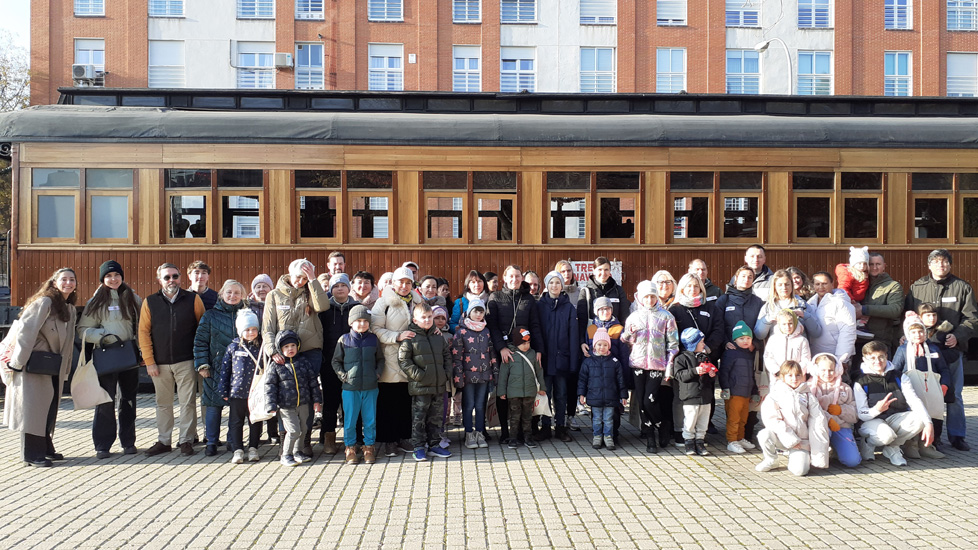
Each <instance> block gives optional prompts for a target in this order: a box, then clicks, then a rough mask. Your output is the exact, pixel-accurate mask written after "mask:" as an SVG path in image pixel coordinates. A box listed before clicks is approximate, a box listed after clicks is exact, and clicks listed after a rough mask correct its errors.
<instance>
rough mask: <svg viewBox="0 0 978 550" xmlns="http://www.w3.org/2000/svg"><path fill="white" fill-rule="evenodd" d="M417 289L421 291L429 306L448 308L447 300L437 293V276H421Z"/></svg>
mask: <svg viewBox="0 0 978 550" xmlns="http://www.w3.org/2000/svg"><path fill="white" fill-rule="evenodd" d="M418 291H419V292H421V297H422V298H424V301H426V302H428V305H429V306H431V307H435V306H441V307H443V308H446V309H447V308H448V301H446V300H445V298H444V297H442V296H441V295H440V294H438V277H435V276H434V275H425V276H424V277H422V278H421V284H420V285H418Z"/></svg>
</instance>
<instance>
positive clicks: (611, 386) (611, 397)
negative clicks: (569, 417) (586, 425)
mask: <svg viewBox="0 0 978 550" xmlns="http://www.w3.org/2000/svg"><path fill="white" fill-rule="evenodd" d="M577 395H583V396H584V399H585V400H586V401H587V404H588V405H590V406H592V407H614V406H617V405H618V404H619V403H621V400H622V399H627V398H628V389H627V388H625V377H624V376H623V375H622V368H621V362H620V361H619V360H618V358H617V357H614V356H612V355H593V354H592V355H591V357H588V358H587V359H585V360H584V363H582V364H581V372H580V373H579V374H578V378H577Z"/></svg>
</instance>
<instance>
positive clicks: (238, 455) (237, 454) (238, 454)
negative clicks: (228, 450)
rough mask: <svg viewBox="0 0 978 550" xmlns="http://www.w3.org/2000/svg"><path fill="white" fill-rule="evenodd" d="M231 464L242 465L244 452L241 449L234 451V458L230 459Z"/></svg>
mask: <svg viewBox="0 0 978 550" xmlns="http://www.w3.org/2000/svg"><path fill="white" fill-rule="evenodd" d="M231 464H244V451H242V450H241V449H238V450H237V451H234V456H232V457H231Z"/></svg>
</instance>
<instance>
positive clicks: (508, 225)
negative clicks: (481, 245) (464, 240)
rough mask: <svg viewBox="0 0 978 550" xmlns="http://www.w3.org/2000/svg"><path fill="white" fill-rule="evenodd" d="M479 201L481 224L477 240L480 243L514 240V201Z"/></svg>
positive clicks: (487, 199)
mask: <svg viewBox="0 0 978 550" xmlns="http://www.w3.org/2000/svg"><path fill="white" fill-rule="evenodd" d="M478 201H479V205H478V206H479V224H478V228H477V230H478V232H477V234H476V239H478V240H480V241H512V240H513V199H496V198H491V199H490V198H486V199H478Z"/></svg>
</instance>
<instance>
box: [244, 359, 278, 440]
mask: <svg viewBox="0 0 978 550" xmlns="http://www.w3.org/2000/svg"><path fill="white" fill-rule="evenodd" d="M263 362H265V355H264V354H262V356H261V360H260V361H258V364H256V365H255V376H253V377H252V379H251V389H250V390H248V420H249V421H250V422H251V423H252V424H257V423H259V422H264V421H266V420H270V419H272V418H275V411H269V410H268V397H267V396H266V395H265V378H266V377H267V376H268V372H267V371H268V369H267V368H265V367H267V364H266V365H265V366H264V367H263V365H262V363H263Z"/></svg>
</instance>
